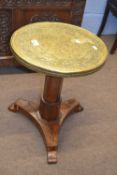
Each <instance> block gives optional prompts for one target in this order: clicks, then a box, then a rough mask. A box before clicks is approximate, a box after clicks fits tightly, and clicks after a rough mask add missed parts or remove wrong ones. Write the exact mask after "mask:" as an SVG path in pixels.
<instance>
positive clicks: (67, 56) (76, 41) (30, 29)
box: [10, 22, 108, 77]
mask: <svg viewBox="0 0 117 175" xmlns="http://www.w3.org/2000/svg"><path fill="white" fill-rule="evenodd" d="M10 44H11V49H12V51H13V53H14V55H15V57H16V59H17V60H18V61H19V62H20V63H21V64H23V65H24V66H26V67H27V68H29V69H31V70H34V71H36V72H44V73H46V74H50V75H55V76H63V77H66V76H79V75H85V74H88V73H92V72H94V71H96V70H98V68H100V67H101V66H102V65H103V64H104V63H105V61H106V57H107V53H108V51H107V48H106V46H105V44H104V42H103V41H102V40H101V39H99V38H98V37H97V36H96V35H94V34H92V33H91V32H89V31H87V30H85V29H83V28H81V27H78V26H75V25H71V24H66V23H60V22H38V23H33V24H29V25H26V26H23V27H21V28H20V29H18V30H16V31H15V32H14V33H13V35H12V37H11V42H10Z"/></svg>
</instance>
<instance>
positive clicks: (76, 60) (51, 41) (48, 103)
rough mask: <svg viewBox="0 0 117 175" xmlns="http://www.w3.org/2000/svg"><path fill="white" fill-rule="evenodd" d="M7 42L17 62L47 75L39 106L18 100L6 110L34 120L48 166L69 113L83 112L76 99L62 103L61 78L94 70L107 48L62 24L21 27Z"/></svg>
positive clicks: (102, 59)
mask: <svg viewBox="0 0 117 175" xmlns="http://www.w3.org/2000/svg"><path fill="white" fill-rule="evenodd" d="M10 43H11V49H12V52H13V54H14V55H15V57H16V59H17V61H19V62H20V63H21V64H23V65H24V66H26V67H27V68H29V69H31V70H34V71H36V72H43V73H44V74H45V75H46V76H45V85H44V90H43V95H42V97H41V99H40V103H39V104H35V103H34V102H31V101H27V100H24V99H18V100H16V101H15V102H14V103H12V104H11V105H10V106H9V110H11V111H13V112H17V111H20V112H22V113H24V115H26V116H28V117H29V118H31V119H32V120H33V121H35V123H36V125H37V126H38V128H39V129H40V130H41V133H42V136H43V138H44V141H45V145H46V148H47V155H48V156H47V157H48V163H56V162H57V147H58V132H59V129H60V127H61V125H62V124H63V122H64V120H65V119H66V118H67V117H68V116H69V115H70V114H72V113H75V112H80V111H82V110H83V107H82V106H81V104H80V102H78V101H77V100H75V99H69V100H67V101H64V102H63V101H62V99H61V89H62V83H63V78H64V77H71V76H73V77H74V76H83V75H87V74H90V73H93V72H95V71H97V70H98V69H99V68H101V67H102V65H104V63H105V61H106V57H107V53H108V51H107V48H106V46H105V44H104V43H103V41H102V40H101V39H99V38H98V37H97V36H96V35H94V34H92V33H91V32H89V31H87V30H85V29H83V28H80V27H77V26H75V25H71V24H66V23H61V22H40V23H34V24H29V25H26V26H24V27H21V28H20V29H18V30H16V31H15V32H14V34H13V35H12V37H11V42H10ZM29 76H30V75H29Z"/></svg>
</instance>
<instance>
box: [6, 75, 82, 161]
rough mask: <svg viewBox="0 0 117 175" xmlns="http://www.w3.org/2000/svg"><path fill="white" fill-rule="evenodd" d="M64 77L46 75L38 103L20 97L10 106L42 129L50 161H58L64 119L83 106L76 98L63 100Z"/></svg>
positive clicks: (11, 109) (10, 108) (80, 109)
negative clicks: (59, 137) (60, 132)
mask: <svg viewBox="0 0 117 175" xmlns="http://www.w3.org/2000/svg"><path fill="white" fill-rule="evenodd" d="M62 82H63V79H62V78H60V77H52V76H49V75H48V76H46V78H45V86H44V92H43V96H42V97H41V99H40V103H38V104H36V103H34V102H31V101H27V100H24V99H18V100H16V102H15V103H12V104H11V105H10V106H9V110H10V111H13V112H18V111H19V112H22V113H23V114H24V115H25V116H27V117H29V118H30V119H32V120H33V121H34V122H35V124H36V125H37V127H38V128H39V129H40V131H41V134H42V136H43V139H44V141H45V145H46V148H47V161H48V163H56V162H57V149H58V134H59V129H60V127H61V125H62V124H63V122H64V120H65V119H66V118H67V117H68V116H69V115H70V114H73V113H75V112H80V111H82V110H83V107H82V106H81V105H80V103H79V102H78V101H76V100H75V99H70V100H67V101H64V102H62V100H61V88H62Z"/></svg>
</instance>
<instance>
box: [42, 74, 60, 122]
mask: <svg viewBox="0 0 117 175" xmlns="http://www.w3.org/2000/svg"><path fill="white" fill-rule="evenodd" d="M62 82H63V78H61V77H53V76H46V77H45V84H44V92H43V96H42V98H41V100H40V106H39V111H40V114H41V117H42V118H44V119H46V120H48V121H54V120H57V119H58V117H59V112H60V104H61V89H62Z"/></svg>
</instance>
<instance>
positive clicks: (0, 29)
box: [0, 10, 10, 56]
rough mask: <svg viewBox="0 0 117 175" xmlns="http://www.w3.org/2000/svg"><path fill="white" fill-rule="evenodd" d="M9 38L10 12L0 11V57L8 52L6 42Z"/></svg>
mask: <svg viewBox="0 0 117 175" xmlns="http://www.w3.org/2000/svg"><path fill="white" fill-rule="evenodd" d="M9 36H10V12H9V11H4V10H2V11H0V56H5V55H7V54H8V53H9V52H10V49H9V46H8V42H9Z"/></svg>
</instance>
